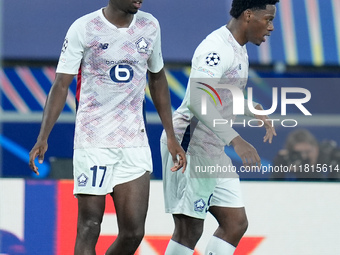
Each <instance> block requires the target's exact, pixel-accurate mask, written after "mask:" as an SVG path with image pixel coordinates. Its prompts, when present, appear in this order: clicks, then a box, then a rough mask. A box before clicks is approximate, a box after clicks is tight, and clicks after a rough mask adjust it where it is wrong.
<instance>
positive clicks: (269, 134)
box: [255, 105, 276, 143]
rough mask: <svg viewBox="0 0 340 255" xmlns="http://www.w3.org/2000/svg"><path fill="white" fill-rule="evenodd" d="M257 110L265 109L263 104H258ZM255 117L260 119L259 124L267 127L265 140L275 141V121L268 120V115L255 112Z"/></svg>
mask: <svg viewBox="0 0 340 255" xmlns="http://www.w3.org/2000/svg"><path fill="white" fill-rule="evenodd" d="M255 108H256V109H257V110H263V108H262V106H261V105H256V107H255ZM255 118H256V119H258V120H261V121H259V126H260V125H262V124H263V125H264V127H265V129H266V134H265V136H264V137H263V142H264V143H265V142H267V141H268V142H269V143H272V141H273V136H276V131H275V127H274V122H273V121H268V119H269V118H268V116H266V115H256V114H255Z"/></svg>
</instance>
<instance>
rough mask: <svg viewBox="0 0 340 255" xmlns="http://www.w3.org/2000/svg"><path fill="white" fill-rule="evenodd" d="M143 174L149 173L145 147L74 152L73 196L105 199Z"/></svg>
mask: <svg viewBox="0 0 340 255" xmlns="http://www.w3.org/2000/svg"><path fill="white" fill-rule="evenodd" d="M145 172H150V173H151V172H152V158H151V151H150V148H149V147H136V148H89V149H75V150H74V155H73V178H74V189H73V193H74V194H89V195H106V194H109V193H112V191H113V188H114V187H115V186H116V185H118V184H122V183H126V182H129V181H132V180H135V179H137V178H139V177H141V176H142V175H143V174H144V173H145Z"/></svg>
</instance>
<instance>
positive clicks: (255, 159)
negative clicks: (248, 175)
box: [231, 136, 261, 167]
mask: <svg viewBox="0 0 340 255" xmlns="http://www.w3.org/2000/svg"><path fill="white" fill-rule="evenodd" d="M231 144H232V145H233V146H234V150H235V152H236V153H237V155H239V157H240V158H241V159H242V163H243V165H244V166H256V165H257V166H258V167H260V166H261V159H260V156H259V154H258V153H257V151H256V149H255V148H254V147H253V146H252V145H251V144H250V143H248V142H246V141H245V140H244V139H243V138H242V137H241V136H237V137H235V138H234V139H233V140H232V141H231Z"/></svg>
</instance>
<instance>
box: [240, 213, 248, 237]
mask: <svg viewBox="0 0 340 255" xmlns="http://www.w3.org/2000/svg"><path fill="white" fill-rule="evenodd" d="M247 229H248V219H247V217H244V218H243V219H241V220H240V221H239V223H238V231H239V233H240V235H241V236H243V235H244V233H246V231H247Z"/></svg>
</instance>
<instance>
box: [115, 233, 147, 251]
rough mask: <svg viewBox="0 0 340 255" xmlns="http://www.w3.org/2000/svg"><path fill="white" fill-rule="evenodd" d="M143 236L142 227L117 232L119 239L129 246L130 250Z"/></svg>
mask: <svg viewBox="0 0 340 255" xmlns="http://www.w3.org/2000/svg"><path fill="white" fill-rule="evenodd" d="M143 237H144V229H142V228H140V229H135V230H133V231H123V232H120V233H119V238H120V240H121V241H122V242H123V243H124V244H126V245H128V246H130V248H131V249H132V250H135V249H137V247H138V246H139V244H140V243H141V241H142V239H143Z"/></svg>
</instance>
